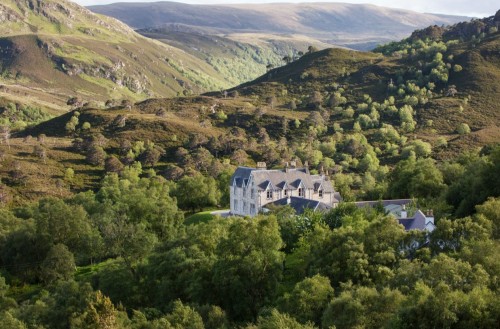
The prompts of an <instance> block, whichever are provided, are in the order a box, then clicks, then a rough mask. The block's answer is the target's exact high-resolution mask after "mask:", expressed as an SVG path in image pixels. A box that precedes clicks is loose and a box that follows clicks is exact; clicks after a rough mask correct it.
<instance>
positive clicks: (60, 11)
mask: <svg viewBox="0 0 500 329" xmlns="http://www.w3.org/2000/svg"><path fill="white" fill-rule="evenodd" d="M0 14H1V15H2V17H5V19H4V20H3V21H2V22H1V23H0V35H1V38H0V73H1V76H0V83H1V84H2V85H3V86H4V87H5V88H6V89H4V90H7V89H8V90H10V89H16V88H19V87H22V88H24V90H23V92H25V93H26V94H27V96H29V97H32V98H35V99H37V100H38V101H39V102H45V103H47V102H49V103H52V107H53V108H54V109H59V108H60V107H61V106H63V105H64V103H65V102H66V100H67V99H68V98H69V97H73V96H78V97H80V98H81V99H82V100H83V101H97V102H102V103H104V101H106V100H108V99H119V100H120V99H130V100H133V101H138V100H143V99H146V98H150V97H165V96H175V95H178V94H181V95H182V94H190V93H199V92H201V91H206V90H218V89H220V88H221V87H224V86H226V87H227V86H229V84H227V82H226V81H225V80H224V78H223V77H222V76H221V75H220V74H219V73H218V72H216V71H215V70H214V69H213V68H212V67H211V66H210V65H208V64H207V63H205V62H203V61H200V60H199V59H198V58H196V57H194V56H191V55H190V54H188V53H186V52H184V51H182V50H180V49H177V48H174V47H171V46H168V45H165V44H162V43H160V42H156V41H152V40H150V39H147V38H144V37H142V36H140V35H139V34H137V33H135V32H134V31H133V30H132V29H130V28H129V27H127V26H126V25H125V24H123V23H121V22H119V21H117V20H115V19H112V18H109V17H105V16H101V15H96V14H93V13H91V12H90V11H88V10H87V9H85V8H82V7H80V6H78V5H76V4H74V3H72V2H69V1H43V2H33V3H32V2H30V3H27V2H24V1H18V0H9V1H3V2H2V4H0ZM39 90H43V93H42V94H40V93H39V92H38V91H39ZM6 94H8V93H6ZM10 96H11V99H12V101H14V102H15V101H16V99H15V95H10ZM5 97H9V95H5Z"/></svg>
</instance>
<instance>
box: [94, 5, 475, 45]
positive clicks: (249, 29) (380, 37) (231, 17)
mask: <svg viewBox="0 0 500 329" xmlns="http://www.w3.org/2000/svg"><path fill="white" fill-rule="evenodd" d="M89 9H90V10H92V11H94V12H96V13H101V14H104V15H108V16H111V17H115V18H117V19H119V20H121V21H123V22H125V23H126V24H128V25H130V26H132V27H133V28H137V29H143V28H151V27H159V26H163V25H166V26H167V27H169V26H170V27H171V28H177V27H178V26H179V25H184V26H187V27H188V28H189V29H190V30H192V31H203V33H205V34H210V35H214V34H221V35H227V36H230V35H231V34H235V33H261V34H262V33H265V34H284V35H303V36H307V37H310V38H314V39H317V40H319V41H321V42H325V43H329V44H331V45H338V46H346V47H350V48H355V49H371V48H373V47H374V46H376V45H377V44H379V43H385V42H388V41H392V40H399V39H401V38H404V37H406V36H408V35H409V34H410V33H411V32H413V31H414V30H415V29H417V28H422V27H426V26H429V25H435V24H436V25H442V24H445V25H448V24H452V23H456V22H459V21H463V20H465V19H466V18H465V17H453V16H445V15H433V14H421V13H416V12H412V11H407V10H400V9H390V8H385V7H378V6H373V5H360V4H345V3H307V4H305V3H304V4H301V3H298V4H290V3H274V4H237V5H236V4H232V5H188V4H182V3H176V2H155V3H115V4H110V5H101V6H90V7H89Z"/></svg>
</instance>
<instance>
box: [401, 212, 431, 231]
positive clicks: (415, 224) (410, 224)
mask: <svg viewBox="0 0 500 329" xmlns="http://www.w3.org/2000/svg"><path fill="white" fill-rule="evenodd" d="M398 221H399V224H401V225H403V226H404V227H405V230H406V231H409V230H421V231H422V230H425V228H426V227H425V215H424V213H423V212H422V211H420V210H417V211H416V212H415V216H413V217H411V218H400V219H398Z"/></svg>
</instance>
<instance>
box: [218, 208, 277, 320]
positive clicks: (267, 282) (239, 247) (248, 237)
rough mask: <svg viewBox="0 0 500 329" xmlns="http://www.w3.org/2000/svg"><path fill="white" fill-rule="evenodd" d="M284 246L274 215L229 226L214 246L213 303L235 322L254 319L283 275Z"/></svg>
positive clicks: (238, 221) (237, 221)
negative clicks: (225, 235) (226, 233)
mask: <svg viewBox="0 0 500 329" xmlns="http://www.w3.org/2000/svg"><path fill="white" fill-rule="evenodd" d="M282 247H283V243H282V241H281V237H280V233H279V227H278V223H277V221H276V218H275V217H273V216H267V217H255V218H253V219H252V220H251V221H242V220H236V221H234V222H232V223H231V226H230V227H229V232H228V235H227V237H225V238H223V239H222V240H221V242H220V243H219V245H218V246H217V250H216V255H217V261H216V262H215V264H214V266H213V270H212V271H213V277H212V283H213V284H214V289H215V291H214V295H213V296H214V298H215V300H216V304H218V305H221V306H222V307H223V308H224V309H225V310H226V311H228V314H229V315H230V316H231V317H232V318H233V319H234V320H237V321H245V320H250V319H255V317H256V315H257V312H258V310H259V309H260V308H261V307H262V305H264V304H265V303H266V301H268V300H270V299H271V298H272V296H273V295H274V294H275V292H276V288H277V284H278V282H279V280H280V279H281V276H282V263H283V259H284V257H283V253H282V252H280V249H281V248H282Z"/></svg>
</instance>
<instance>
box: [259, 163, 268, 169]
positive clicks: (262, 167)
mask: <svg viewBox="0 0 500 329" xmlns="http://www.w3.org/2000/svg"><path fill="white" fill-rule="evenodd" d="M257 169H260V170H266V169H267V165H266V163H265V162H257Z"/></svg>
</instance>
